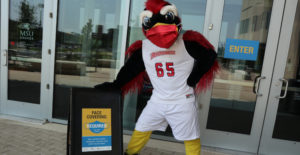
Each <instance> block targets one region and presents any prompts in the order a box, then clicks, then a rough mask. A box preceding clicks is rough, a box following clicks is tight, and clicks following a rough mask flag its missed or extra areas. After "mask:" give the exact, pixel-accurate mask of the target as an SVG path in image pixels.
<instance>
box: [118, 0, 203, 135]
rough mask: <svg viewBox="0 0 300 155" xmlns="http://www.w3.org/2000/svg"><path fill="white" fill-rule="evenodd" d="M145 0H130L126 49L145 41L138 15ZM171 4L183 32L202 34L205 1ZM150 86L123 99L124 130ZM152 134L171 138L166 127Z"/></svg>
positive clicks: (132, 121)
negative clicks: (177, 15) (173, 5)
mask: <svg viewBox="0 0 300 155" xmlns="http://www.w3.org/2000/svg"><path fill="white" fill-rule="evenodd" d="M145 1H146V0H132V1H131V6H130V17H129V20H130V21H129V28H128V40H127V47H128V46H129V45H130V44H132V43H134V42H135V41H136V40H143V39H145V37H144V34H143V32H142V26H141V25H140V21H139V15H140V13H141V12H142V11H143V10H144V3H145ZM172 3H173V4H175V6H176V7H177V9H178V13H179V17H180V18H181V20H182V25H183V31H182V32H184V31H185V30H196V31H198V32H201V33H202V32H203V26H204V16H205V7H206V0H187V1H181V0H174V1H172ZM151 91H152V86H151V83H150V82H149V81H145V83H144V88H143V90H142V92H141V93H140V94H131V95H127V96H126V97H125V99H124V113H123V124H124V125H123V127H124V129H125V130H133V129H134V127H135V122H136V121H137V119H138V117H139V115H140V114H141V112H142V110H143V109H144V107H145V106H146V104H147V101H148V100H149V99H150V96H151ZM154 134H159V135H165V136H172V132H171V129H170V128H169V127H168V128H167V131H166V132H155V133H154Z"/></svg>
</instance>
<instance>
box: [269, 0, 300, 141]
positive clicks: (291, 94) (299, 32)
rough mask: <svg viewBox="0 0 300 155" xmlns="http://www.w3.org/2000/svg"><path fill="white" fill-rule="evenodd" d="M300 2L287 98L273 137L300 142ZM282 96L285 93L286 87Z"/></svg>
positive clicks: (287, 74)
mask: <svg viewBox="0 0 300 155" xmlns="http://www.w3.org/2000/svg"><path fill="white" fill-rule="evenodd" d="M299 60H300V4H299V3H298V6H297V11H296V16H295V21H294V28H293V32H292V38H291V41H290V49H289V54H288V58H287V63H286V67H285V73H284V78H285V79H287V80H288V82H289V84H288V90H287V95H286V97H285V98H283V99H280V100H279V106H278V111H277V116H276V122H275V126H274V131H273V138H278V139H284V140H290V141H297V142H300V132H299V131H300V123H299V122H300V66H299V65H300V61H299ZM284 87H285V85H283V88H282V89H283V90H282V94H281V96H283V94H284V91H285V90H284V89H285V88H284Z"/></svg>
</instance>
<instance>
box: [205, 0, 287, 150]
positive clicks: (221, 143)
mask: <svg viewBox="0 0 300 155" xmlns="http://www.w3.org/2000/svg"><path fill="white" fill-rule="evenodd" d="M284 3H285V0H274V1H273V7H272V13H271V20H270V27H269V32H268V38H267V44H266V50H265V55H264V58H265V60H266V59H268V60H267V61H264V63H263V68H262V72H261V76H265V77H266V79H263V80H261V82H260V86H259V88H260V90H259V92H260V93H261V94H263V96H257V101H256V106H255V112H254V118H253V123H252V129H251V133H250V135H246V134H238V133H232V132H225V131H217V130H211V129H206V124H207V119H208V112H209V105H210V100H211V94H212V90H210V91H207V92H206V93H205V94H202V95H200V97H199V103H200V104H201V105H202V106H201V110H200V119H201V141H202V144H203V145H205V146H210V147H218V148H225V149H231V150H239V151H245V152H250V153H257V151H258V147H259V141H260V136H261V131H262V126H263V121H264V116H265V111H266V106H267V100H268V96H269V90H270V85H271V78H272V74H273V67H274V63H275V57H276V52H274V51H276V50H277V44H278V41H279V32H280V28H281V22H282V18H280V17H282V16H283V10H284ZM207 6H208V8H207V12H206V18H205V26H204V35H205V36H206V37H207V38H208V40H209V41H210V42H211V43H212V44H213V45H214V47H216V49H217V47H218V42H219V35H220V31H221V29H220V28H221V24H222V15H223V8H224V0H212V1H208V4H207ZM211 24H213V26H214V28H213V29H212V30H209V26H210V25H211Z"/></svg>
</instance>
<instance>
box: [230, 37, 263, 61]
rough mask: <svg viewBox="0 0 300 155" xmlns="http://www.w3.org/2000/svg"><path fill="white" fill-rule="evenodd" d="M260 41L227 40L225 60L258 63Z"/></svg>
mask: <svg viewBox="0 0 300 155" xmlns="http://www.w3.org/2000/svg"><path fill="white" fill-rule="evenodd" d="M258 47H259V41H254V40H240V39H226V46H225V55H224V58H230V59H239V60H252V61H256V59H257V54H258Z"/></svg>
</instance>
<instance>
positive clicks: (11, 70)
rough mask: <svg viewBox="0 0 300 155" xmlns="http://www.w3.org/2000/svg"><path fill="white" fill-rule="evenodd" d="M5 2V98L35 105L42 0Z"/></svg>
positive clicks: (39, 55) (41, 32) (38, 81)
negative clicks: (6, 36)
mask: <svg viewBox="0 0 300 155" xmlns="http://www.w3.org/2000/svg"><path fill="white" fill-rule="evenodd" d="M9 4H10V6H9V36H8V37H9V38H8V41H9V44H8V88H7V89H8V100H14V101H21V102H28V103H34V104H39V103H40V83H41V63H42V38H43V11H44V0H10V1H9Z"/></svg>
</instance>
